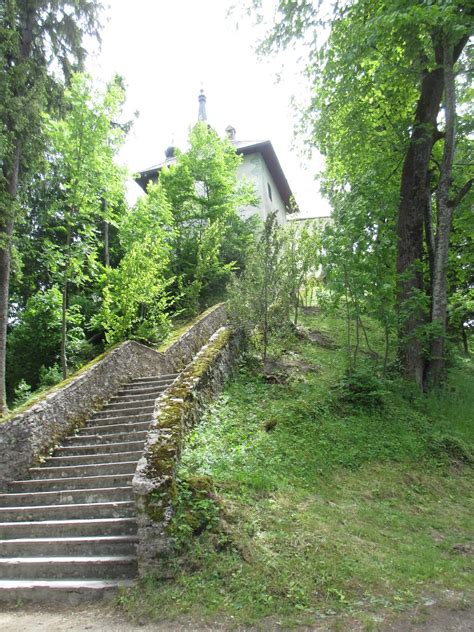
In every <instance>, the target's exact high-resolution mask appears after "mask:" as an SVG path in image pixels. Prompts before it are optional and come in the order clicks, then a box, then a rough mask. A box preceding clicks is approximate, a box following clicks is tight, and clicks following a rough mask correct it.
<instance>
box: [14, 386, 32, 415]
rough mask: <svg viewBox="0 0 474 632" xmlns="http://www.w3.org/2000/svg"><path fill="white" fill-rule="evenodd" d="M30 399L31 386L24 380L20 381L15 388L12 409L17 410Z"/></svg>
mask: <svg viewBox="0 0 474 632" xmlns="http://www.w3.org/2000/svg"><path fill="white" fill-rule="evenodd" d="M30 397H31V386H30V385H29V384H27V383H26V382H25V380H20V382H19V383H18V385H17V386H16V388H15V399H14V401H13V407H14V408H19V407H20V406H22V405H23V404H24V403H25V402H27V401H28V400H29V399H30Z"/></svg>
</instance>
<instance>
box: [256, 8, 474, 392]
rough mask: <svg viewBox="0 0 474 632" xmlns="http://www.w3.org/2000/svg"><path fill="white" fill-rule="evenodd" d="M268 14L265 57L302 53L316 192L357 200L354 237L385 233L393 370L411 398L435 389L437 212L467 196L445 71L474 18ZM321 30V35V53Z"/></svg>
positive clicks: (442, 270)
mask: <svg viewBox="0 0 474 632" xmlns="http://www.w3.org/2000/svg"><path fill="white" fill-rule="evenodd" d="M256 4H257V5H258V4H260V3H259V2H257V3H256ZM277 6H278V13H277V16H278V17H277V19H276V25H275V27H274V29H273V31H272V33H271V34H270V36H269V38H267V40H266V43H265V46H264V48H266V50H270V49H272V48H273V47H279V46H281V45H283V46H285V45H287V44H289V43H290V42H293V41H294V40H296V39H299V40H301V41H303V42H304V43H305V44H306V45H307V47H308V65H307V68H306V72H307V75H308V77H309V78H310V80H311V81H312V82H313V90H312V100H311V103H310V105H309V107H308V108H307V109H306V111H305V113H304V117H303V121H304V123H305V127H306V129H310V130H311V135H310V137H309V142H310V144H315V145H316V146H317V147H318V148H319V149H320V150H321V151H322V153H323V154H324V155H325V156H326V161H327V162H326V169H325V172H324V176H323V177H324V185H325V189H326V191H327V193H328V194H329V196H330V198H331V199H332V201H333V202H335V203H337V204H344V205H345V206H346V207H347V206H348V205H347V204H345V202H344V200H347V201H348V200H350V199H352V200H353V201H354V200H357V207H358V208H359V209H360V208H363V209H364V213H365V214H366V217H367V221H366V222H365V225H364V226H363V227H361V228H362V231H364V232H366V233H367V232H369V233H372V234H373V235H374V243H375V244H377V238H376V237H375V235H377V234H378V233H379V231H380V229H381V228H382V229H383V232H386V231H385V227H386V226H388V227H391V226H393V228H394V233H393V237H394V241H395V242H396V245H397V251H396V272H397V293H396V295H397V311H398V314H399V315H400V324H399V341H398V346H399V355H400V359H401V361H402V364H403V366H404V369H405V373H406V374H407V376H409V377H410V378H411V379H413V380H414V381H416V383H417V384H418V385H419V386H420V387H421V388H423V387H426V385H427V374H428V373H429V372H430V370H431V375H432V383H434V384H437V383H439V380H440V377H441V374H442V366H443V353H442V349H443V346H444V338H445V322H446V300H445V290H444V289H443V288H445V286H446V270H447V263H446V262H447V260H448V259H449V251H448V242H449V232H450V228H449V227H450V225H451V216H452V213H450V212H448V211H447V209H448V208H454V206H455V205H457V204H458V203H460V202H461V201H462V199H463V197H464V196H465V195H466V193H467V191H468V188H469V186H470V185H469V184H468V183H463V184H461V185H460V188H458V189H456V188H455V186H453V178H452V169H453V156H454V154H453V149H454V137H455V134H454V132H453V130H454V127H453V122H454V120H455V116H456V115H455V111H454V98H453V97H454V88H455V84H454V78H453V74H454V73H453V70H454V67H455V64H456V63H457V62H458V60H459V59H460V57H461V55H462V53H463V50H464V49H465V46H466V43H467V42H468V38H469V34H470V33H472V29H473V14H474V7H473V5H472V3H466V2H462V1H460V0H435V1H431V0H430V1H428V0H426V1H424V0H423V1H421V2H411V1H410V0H403V1H402V2H400V1H399V0H384V1H382V2H377V3H375V2H371V1H370V0H355V1H352V2H349V1H348V2H341V3H340V2H338V3H333V6H332V15H331V17H330V19H329V21H328V22H326V23H324V22H323V20H322V19H320V17H319V13H318V8H317V7H316V6H315V4H314V3H313V2H310V1H309V0H303V1H302V2H298V3H293V2H291V3H289V2H286V1H283V0H282V1H281V2H278V3H277ZM321 28H326V29H327V32H328V38H327V41H326V42H325V43H324V44H323V45H319V36H320V34H321ZM450 95H451V96H450ZM443 96H444V106H445V107H444V123H445V124H444V130H439V129H438V127H437V123H438V120H439V119H440V115H441V106H442V101H443ZM441 144H442V146H443V154H444V158H443V159H442V160H441V163H439V164H440V169H439V171H438V172H436V171H433V170H432V169H431V166H432V162H431V161H432V160H433V158H434V155H435V153H436V151H437V146H438V145H439V146H441ZM464 185H465V186H464ZM433 189H434V191H436V195H435V196H433V192H434V191H433ZM433 202H434V203H433ZM349 214H350V211H349ZM433 226H434V227H435V228H433ZM435 232H436V234H435ZM359 234H361V233H359ZM348 237H349V234H348ZM377 245H380V244H377ZM389 247H390V246H389V245H388V244H387V248H389ZM374 252H375V247H374ZM369 257H370V254H369ZM430 356H432V361H431V362H430Z"/></svg>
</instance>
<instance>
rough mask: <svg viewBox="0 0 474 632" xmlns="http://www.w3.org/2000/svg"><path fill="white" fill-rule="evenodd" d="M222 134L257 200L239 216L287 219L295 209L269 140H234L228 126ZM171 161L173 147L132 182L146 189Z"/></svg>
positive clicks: (202, 112) (202, 111)
mask: <svg viewBox="0 0 474 632" xmlns="http://www.w3.org/2000/svg"><path fill="white" fill-rule="evenodd" d="M198 120H199V121H207V115H206V96H205V95H204V93H203V91H202V90H201V93H200V95H199V114H198ZM226 134H227V136H228V137H229V139H230V141H231V143H232V144H233V145H234V147H235V151H236V153H237V154H239V155H241V156H242V162H241V163H240V165H239V167H238V171H237V175H238V178H239V179H241V180H245V181H246V182H250V183H251V184H253V185H254V187H255V192H256V194H257V197H258V198H259V200H260V203H259V205H258V206H257V207H254V206H249V207H244V208H242V209H241V210H240V213H241V216H242V217H244V218H248V217H250V216H251V215H254V214H256V213H258V215H259V216H260V218H261V219H262V221H265V219H266V218H267V216H268V215H269V213H272V212H274V211H276V212H277V219H278V222H279V223H280V224H285V223H286V222H287V215H288V214H289V213H294V212H296V211H297V210H298V207H297V205H296V202H295V200H294V197H293V193H292V191H291V189H290V185H289V184H288V181H287V179H286V176H285V174H284V173H283V169H282V168H281V165H280V162H279V160H278V157H277V155H276V153H275V150H274V149H273V146H272V143H271V142H270V141H269V140H237V139H236V131H235V129H234V128H233V127H232V126H228V127H227V129H226ZM174 161H175V157H174V148H173V147H168V149H167V150H166V151H165V160H164V161H162V162H160V163H158V164H156V165H154V166H152V167H149V168H148V169H144V170H143V171H140V172H139V173H138V176H137V177H136V182H137V183H138V184H139V185H140V187H141V188H142V189H143V190H144V191H146V188H147V186H148V183H149V182H156V180H157V179H158V176H159V173H160V171H161V170H162V169H163V168H164V167H166V166H168V165H170V164H173V163H174Z"/></svg>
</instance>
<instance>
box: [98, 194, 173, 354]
mask: <svg viewBox="0 0 474 632" xmlns="http://www.w3.org/2000/svg"><path fill="white" fill-rule="evenodd" d="M172 237H173V230H172V215H171V209H170V205H169V203H168V201H167V199H166V195H165V193H164V191H163V189H162V187H161V184H156V185H150V186H149V187H148V195H147V196H146V197H145V198H142V199H140V200H138V202H137V204H136V206H135V208H133V209H131V210H130V211H129V212H128V213H126V214H125V215H124V217H123V219H122V222H121V223H120V226H119V238H120V241H121V244H122V248H123V251H124V255H123V258H122V259H121V261H120V263H119V265H118V266H117V267H116V268H107V269H106V270H105V285H104V290H103V294H104V301H103V304H102V308H101V311H100V313H99V315H98V322H99V323H100V324H101V325H102V326H103V327H104V329H105V331H106V340H107V342H108V343H109V344H113V343H116V342H120V341H122V340H126V339H127V338H138V339H142V340H146V341H149V342H154V343H157V342H160V341H162V340H163V339H164V338H165V337H166V336H167V334H168V333H169V330H170V320H169V315H168V314H169V311H168V310H169V308H170V306H171V304H172V299H171V297H170V295H169V293H168V287H169V285H170V284H171V283H172V281H173V279H172V278H170V277H169V273H168V268H169V262H170V249H171V246H170V240H171V239H172Z"/></svg>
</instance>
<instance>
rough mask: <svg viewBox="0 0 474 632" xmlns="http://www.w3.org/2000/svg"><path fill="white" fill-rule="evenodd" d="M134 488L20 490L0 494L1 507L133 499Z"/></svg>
mask: <svg viewBox="0 0 474 632" xmlns="http://www.w3.org/2000/svg"><path fill="white" fill-rule="evenodd" d="M132 497H133V490H132V487H131V486H130V485H128V486H124V487H104V488H98V489H94V488H90V489H62V490H57V491H50V492H23V493H22V492H20V493H18V494H15V493H10V494H0V507H5V508H8V507H12V508H13V507H38V506H44V505H66V504H74V503H80V504H88V503H100V502H113V501H117V500H131V499H132Z"/></svg>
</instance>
